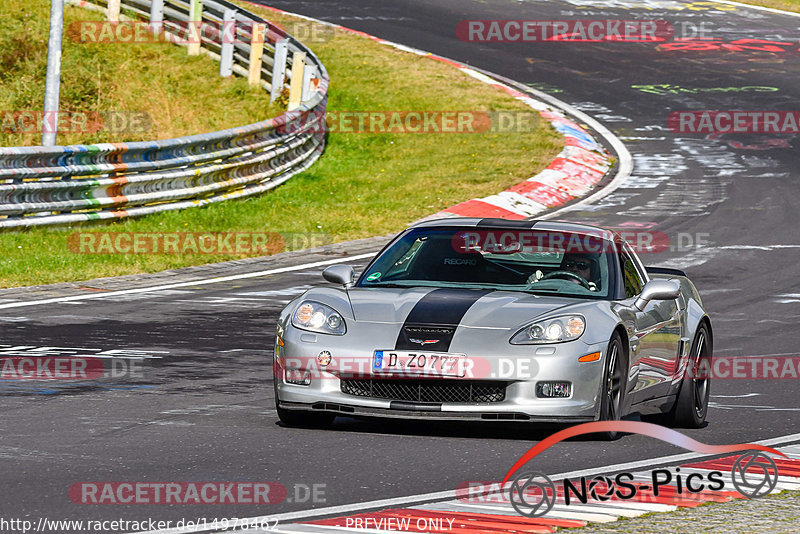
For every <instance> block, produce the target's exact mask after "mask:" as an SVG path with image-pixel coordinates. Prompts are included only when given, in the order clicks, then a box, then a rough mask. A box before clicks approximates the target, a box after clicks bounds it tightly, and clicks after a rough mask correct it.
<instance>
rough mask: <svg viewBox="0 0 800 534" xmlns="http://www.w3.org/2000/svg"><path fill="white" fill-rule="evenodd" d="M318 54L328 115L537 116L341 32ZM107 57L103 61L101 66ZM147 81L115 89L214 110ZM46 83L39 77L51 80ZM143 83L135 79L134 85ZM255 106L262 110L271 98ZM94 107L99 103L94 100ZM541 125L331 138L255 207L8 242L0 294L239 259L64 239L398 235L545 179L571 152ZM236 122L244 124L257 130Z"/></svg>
mask: <svg viewBox="0 0 800 534" xmlns="http://www.w3.org/2000/svg"><path fill="white" fill-rule="evenodd" d="M6 1H7V0H6ZM14 1H16V0H14ZM26 1H29V0H26ZM36 1H37V2H41V0H36ZM5 5H6V4H5V3H4V4H3V6H5ZM247 7H248V9H252V10H256V11H259V12H260V13H261V14H262V15H263V16H265V17H266V18H270V19H272V20H275V19H276V18H278V19H282V17H276V16H275V14H274V13H272V12H270V11H267V10H261V9H259V8H256V7H254V6H252V5H249V4H248V5H247ZM5 9H7V8H6V7H3V8H0V10H5ZM84 15H85V14H83V13H82V14H81V16H84ZM40 16H42V15H41V14H40ZM72 16H73V17H74V16H75V15H74V14H73V15H72ZM0 20H2V19H0ZM0 33H2V34H5V33H6V32H0ZM309 44H310V46H311V47H312V49H314V51H315V52H316V53H317V55H318V56H319V57H320V58H321V60H322V61H323V63H324V64H325V65H326V67H327V68H328V70H329V72H330V76H331V89H330V93H329V104H328V106H329V109H331V110H340V111H343V110H350V111H355V110H370V111H372V110H389V111H394V110H484V111H489V110H509V111H519V112H526V113H530V112H531V110H530V109H529V108H527V107H526V106H524V105H523V104H521V103H520V102H518V101H516V100H515V99H513V98H511V97H509V96H508V95H506V94H505V93H504V92H502V91H499V90H498V89H496V88H493V87H491V86H488V85H485V84H482V83H480V82H477V81H476V80H474V79H472V78H470V77H468V76H466V75H464V74H463V73H461V72H460V71H458V70H457V69H454V68H453V67H452V66H449V65H446V64H443V63H440V62H436V61H432V60H430V59H428V58H424V57H419V56H416V55H413V54H408V53H404V52H400V51H398V50H395V49H392V48H389V47H386V46H383V45H380V44H378V43H375V42H373V41H371V40H369V39H365V38H363V37H358V36H354V35H352V34H349V33H344V32H338V31H337V32H336V33H335V36H334V38H333V39H332V40H328V41H326V42H312V43H309ZM106 46H109V45H106ZM152 46H154V45H146V46H145V47H144V48H148V47H152ZM124 48H125V49H128V50H130V51H129V52H128V53H130V54H135V53H139V52H135V51H133V49H134V48H136V47H133V46H127V47H124ZM0 49H2V48H1V47H0ZM148 50H149V48H148ZM105 51H106V49H101V50H99V51H98V54H100V53H101V52H105ZM142 53H143V52H142ZM152 53H153V54H156V51H153V52H152ZM157 53H158V54H162V53H163V54H165V56H167V55H169V54H172V55H174V58H172V56H170V57H169V58H167V57H165V58H159V59H157V60H154V61H163V62H165V63H162V64H166V62H168V61H172V60H173V59H174V60H175V61H177V60H178V59H180V58H179V56H181V55H182V54H185V51H184V50H183V49H177V51H175V52H171V51H166V52H163V51H160V50H159V51H158V52H157ZM33 60H34V59H33V58H29V59H28V60H23V61H33ZM92 61H95V62H96V61H99V59H98V58H94V59H92ZM197 61H198V63H200V60H197ZM132 68H133V67H132ZM29 70H30V68H29V66H24V65H23V66H21V67H18V68H17V71H18V72H20V73H24V72H28V71H29ZM147 70H148V72H149V73H150V74H151V75H152V76H154V78H153V80H152V81H151V83H150V84H149V86H148V88H147V89H146V90H143V89H132V88H130V87H128V86H127V85H126V84H123V83H122V80H120V82H119V83H118V84H115V87H114V90H115V91H118V92H121V93H124V94H126V95H128V96H130V97H133V98H135V99H137V100H146V99H147V98H150V96H149V95H150V94H153V93H155V94H159V95H169V96H168V97H166V96H165V97H164V98H165V100H164V102H165V104H166V103H167V102H168V103H169V105H171V106H179V105H186V106H188V107H192V106H193V105H194V104H193V101H196V100H198V99H202V100H203V101H205V100H213V99H214V98H215V96H214V94H213V92H211V91H206V86H205V85H202V84H198V85H197V86H195V87H194V90H195V91H197V88H198V87H202V88H203V95H202V96H201V95H197V94H196V95H191V96H187V97H186V100H187V102H186V103H184V104H179V103H177V102H174V101H173V99H181V98H183V97H182V96H179V95H173V94H172V93H171V91H173V90H174V89H173V87H172V86H173V85H175V80H174V78H172V77H171V76H161V77H159V72H160V71H162V70H164V69H154V68H149V69H147ZM162 74H163V73H162ZM39 76H40V77H42V76H43V72H41V73H39ZM134 77H135V76H134V74H133V73H132V74H130V75H129V76H127V77H126V78H127V80H130V79H132V78H134ZM208 78H209V79H212V78H213V76H209V77H208ZM70 83H72V82H70ZM225 83H226V84H227V83H230V81H227V82H225ZM137 91H138V92H137ZM248 96H249V98H250V99H251V100H252V102H253V105H254V106H257V105H258V104H259V99H260V98H263V97H262V96H260V95H248ZM90 102H94V101H93V100H91V99H90ZM87 105H89V104H87ZM533 119H534V121H535V122H534V123H535V125H536V128H534V129H533V131H529V132H525V133H483V134H331V135H330V137H329V145H328V148H327V151H326V153H325V155H324V156H323V157H322V158H321V159H320V160H319V161H318V162H317V163H316V164H315V165H314V166H313V167H312V168H311V169H310V170H309V171H307V172H305V173H303V174H301V175H299V176H297V177H295V178H292V179H291V180H290V181H288V182H287V183H285V184H284V185H282V186H280V187H279V188H277V189H275V190H273V191H271V192H269V193H267V194H264V195H262V196H259V197H257V198H250V199H247V200H240V201H230V202H225V203H220V204H217V205H213V206H209V207H205V208H198V209H190V210H185V211H181V212H173V213H165V214H158V215H153V216H147V217H143V218H140V219H132V220H129V221H124V222H119V223H113V224H109V225H104V226H98V225H94V226H83V227H73V228H59V229H31V230H28V231H20V232H5V233H1V234H0V286H4V287H8V286H20V285H32V284H43V283H52V282H58V281H76V280H85V279H90V278H95V277H101V276H114V275H123V274H132V273H142V272H156V271H160V270H164V269H170V268H176V267H182V266H189V265H197V264H201V263H208V262H212V261H222V260H227V259H237V258H239V257H240V256H230V255H214V256H210V255H192V254H188V255H157V254H148V255H133V254H117V255H111V254H105V255H81V254H74V253H71V252H70V251H69V248H68V246H67V239H68V237H69V235H70V234H72V233H74V232H76V231H109V232H148V233H152V232H185V231H192V232H211V231H243V232H258V231H268V232H282V233H283V232H294V233H300V234H308V235H309V236H317V237H319V236H322V237H323V239H325V240H327V241H342V240H348V239H355V238H361V237H367V236H372V235H383V234H387V233H391V232H395V231H398V230H400V229H402V228H404V227H405V225H406V224H407V223H409V222H411V221H414V220H417V219H419V218H422V217H424V216H426V215H429V214H432V213H435V212H437V211H439V210H441V209H443V208H446V207H448V206H452V205H453V204H456V203H458V202H460V201H463V200H467V199H469V198H474V197H480V196H486V195H489V194H493V193H496V192H498V191H501V190H503V189H505V188H507V187H508V186H510V185H512V184H514V183H518V182H520V181H522V180H524V179H526V178H528V177H530V176H531V175H533V174H534V173H536V172H538V171H539V170H541V169H542V168H544V167H545V166H546V165H547V164H548V163H549V162H550V161H551V160H552V158H553V157H554V156H555V155H556V154H557V153H558V151H559V150H560V148H561V146H562V141H561V139H560V137H559V136H558V135H557V134H556V133H555V132H554V131H553V130H552V129H551V128H550V127H549V125H547V123H546V122H544V121H542V120H541V119H539V117H538V114H535V115H534V117H533ZM237 120H240V121H241V123H242V124H244V123H246V122H248V121H247V120H246V119H241V118H237ZM205 129H208V128H205ZM299 241H300V242H301V243H302V242H303V240H302V239H300V240H299Z"/></svg>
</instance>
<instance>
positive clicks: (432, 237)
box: [358, 227, 614, 298]
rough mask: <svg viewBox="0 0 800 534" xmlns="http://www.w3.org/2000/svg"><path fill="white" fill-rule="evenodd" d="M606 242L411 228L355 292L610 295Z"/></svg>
mask: <svg viewBox="0 0 800 534" xmlns="http://www.w3.org/2000/svg"><path fill="white" fill-rule="evenodd" d="M612 250H613V249H612V245H611V243H610V242H609V241H606V240H604V239H602V238H601V237H598V236H594V235H589V234H577V233H567V232H550V231H542V230H504V229H490V230H486V229H473V228H470V229H464V228H441V227H437V228H417V229H413V230H411V231H409V232H407V233H406V234H404V235H403V236H401V237H400V238H399V239H397V240H396V241H395V242H394V243H392V244H391V245H390V246H389V247H388V248H387V249H385V250H384V251H383V253H381V255H380V256H379V257H378V258H377V259H376V260H375V261H374V262H373V263H372V264H371V265H370V266H369V268H368V269H367V270H366V271H365V272H364V274H362V275H361V278H360V279H359V282H358V286H359V287H415V286H427V287H465V288H481V289H500V290H509V291H526V292H530V293H541V294H548V295H562V296H569V297H585V298H609V295H611V294H612V293H611V286H612V284H613V282H614V280H613V278H614V276H613V272H614V270H613V269H612V268H611V265H612V263H611V258H612V257H613V254H612Z"/></svg>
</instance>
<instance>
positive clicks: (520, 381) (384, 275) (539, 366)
mask: <svg viewBox="0 0 800 534" xmlns="http://www.w3.org/2000/svg"><path fill="white" fill-rule="evenodd" d="M323 276H324V277H325V279H326V280H328V281H329V282H333V283H336V284H338V285H339V287H317V288H314V289H310V290H308V291H307V292H306V293H304V294H303V295H302V296H300V297H299V298H297V299H295V300H293V301H292V302H290V303H289V304H288V305H287V306H286V308H285V309H284V310H283V312H282V313H281V315H280V318H279V323H278V334H277V340H276V344H275V358H274V377H275V380H274V384H275V401H276V404H277V411H278V415H279V417H280V420H281V421H282V422H283V423H285V424H288V425H300V426H323V425H327V424H329V423H330V422H331V421H333V419H334V418H335V417H336V416H337V415H342V416H380V417H397V418H413V419H451V420H484V421H486V420H489V421H532V422H567V423H569V422H583V421H596V420H615V419H619V418H621V417H622V416H625V415H627V414H630V413H637V412H638V413H640V414H642V415H652V416H654V417H656V418H659V419H660V420H662V421H664V422H666V423H667V424H670V425H673V426H683V427H699V426H701V425H702V424H703V423H704V421H705V417H706V412H707V410H708V398H709V377H708V376H707V374H706V373H704V370H706V369H708V364H709V361H710V358H711V356H712V339H713V338H712V330H711V322H710V320H709V318H708V314H707V313H706V311H705V310H704V308H703V305H702V303H701V301H700V296H699V295H698V293H697V290H696V289H695V287H694V285H693V284H692V282H691V281H690V280H689V279H688V278H687V277H686V275H685V273H683V272H682V271H678V270H673V269H659V268H645V267H644V266H643V265H642V263H641V261H640V260H639V257H638V256H637V254H636V253H635V252H634V251H633V250H632V248H631V247H630V246H629V245H628V244H627V243H626V242H625V241H624V240H623V239H622V238H621V236H620V235H619V234H618V233H615V232H612V231H608V230H604V229H601V228H596V227H592V226H587V225H583V224H573V223H566V222H543V221H529V220H526V221H508V220H503V219H470V218H463V219H462V218H455V219H441V220H435V221H428V222H423V223H419V224H416V225H413V226H412V227H410V228H408V229H407V230H405V231H404V232H402V233H401V234H399V235H398V236H397V237H395V238H394V239H393V240H392V241H391V242H390V243H389V244H388V245H387V246H386V247H385V248H384V249H383V250H382V251H381V252H380V253H378V255H377V256H376V257H375V258H374V259H373V260H372V261H371V263H370V264H369V265H368V266H367V268H366V269H365V270H364V272H363V273H362V274H361V276H360V277H359V278H358V280H355V275H354V271H353V268H352V267H349V266H346V265H334V266H331V267H328V268H327V269H326V270H325V271H324V272H323ZM611 437H613V436H611Z"/></svg>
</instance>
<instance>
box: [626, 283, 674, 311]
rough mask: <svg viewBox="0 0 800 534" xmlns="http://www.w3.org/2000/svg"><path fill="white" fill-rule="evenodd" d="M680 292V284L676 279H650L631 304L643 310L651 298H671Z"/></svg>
mask: <svg viewBox="0 0 800 534" xmlns="http://www.w3.org/2000/svg"><path fill="white" fill-rule="evenodd" d="M680 294H681V284H680V282H678V281H677V280H664V279H663V278H662V279H656V280H650V281H649V282H647V283H646V284H645V285H644V287H643V288H642V292H641V293H640V294H639V297H638V298H637V299H636V302H634V303H633V305H634V306H635V307H636V309H638V310H639V311H642V310H644V308H645V306H647V303H648V302H650V301H651V300H672V299H676V298H678V296H680Z"/></svg>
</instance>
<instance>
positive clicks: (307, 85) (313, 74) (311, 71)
mask: <svg viewBox="0 0 800 534" xmlns="http://www.w3.org/2000/svg"><path fill="white" fill-rule="evenodd" d="M316 79H317V67H316V66H315V65H306V69H305V71H304V72H303V96H302V97H301V98H300V101H301V102H305V101H306V100H308V99H309V98H311V93H313V92H314V91H315V90H316V86H315V85H314V83H313V80H316Z"/></svg>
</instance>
